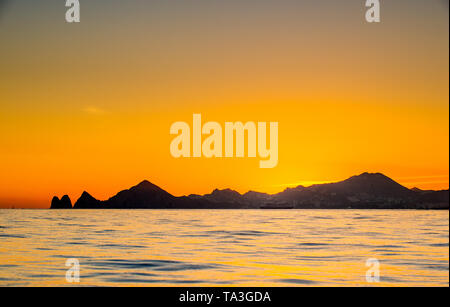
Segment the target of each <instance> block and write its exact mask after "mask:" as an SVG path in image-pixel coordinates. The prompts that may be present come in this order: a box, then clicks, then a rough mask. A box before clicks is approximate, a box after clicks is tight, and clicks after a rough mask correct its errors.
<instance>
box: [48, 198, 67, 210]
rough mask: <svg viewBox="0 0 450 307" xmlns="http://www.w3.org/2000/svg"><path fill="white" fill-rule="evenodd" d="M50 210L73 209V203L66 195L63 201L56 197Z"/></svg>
mask: <svg viewBox="0 0 450 307" xmlns="http://www.w3.org/2000/svg"><path fill="white" fill-rule="evenodd" d="M50 209H72V201H71V200H70V197H69V196H68V195H64V196H63V197H62V198H61V199H59V198H58V197H57V196H54V197H53V199H52V204H51V207H50Z"/></svg>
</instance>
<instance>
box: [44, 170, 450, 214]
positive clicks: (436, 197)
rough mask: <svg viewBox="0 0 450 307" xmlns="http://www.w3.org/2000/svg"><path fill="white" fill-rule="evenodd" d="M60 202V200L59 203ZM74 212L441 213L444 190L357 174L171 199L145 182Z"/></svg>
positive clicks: (445, 204) (83, 203)
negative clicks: (268, 189)
mask: <svg viewBox="0 0 450 307" xmlns="http://www.w3.org/2000/svg"><path fill="white" fill-rule="evenodd" d="M63 199H64V201H63ZM69 204H70V208H71V207H72V206H71V202H70V199H69V198H68V196H64V197H63V198H62V199H61V200H59V199H58V198H57V197H56V196H55V197H54V198H53V200H52V204H51V209H58V208H60V207H64V208H69ZM73 208H74V209H183V208H184V209H269V208H271V209H273V208H275V209H276V208H295V209H349V208H351V209H447V210H448V208H449V191H448V190H445V191H423V190H420V189H417V188H414V189H408V188H406V187H404V186H402V185H400V184H399V183H397V182H395V181H394V180H392V179H391V178H389V177H387V176H385V175H383V174H381V173H363V174H361V175H358V176H353V177H350V178H348V179H346V180H343V181H340V182H335V183H327V184H317V185H312V186H310V187H303V186H298V187H296V188H288V189H286V190H284V191H283V192H281V193H277V194H266V193H260V192H254V191H250V192H247V193H245V194H240V193H239V192H237V191H234V190H231V189H225V190H218V189H216V190H214V191H213V192H212V193H210V194H206V195H194V194H192V195H189V196H183V197H176V196H173V195H171V194H170V193H168V192H166V191H165V190H163V189H161V188H160V187H158V186H156V185H154V184H153V183H151V182H149V181H147V180H145V181H143V182H141V183H139V184H138V185H136V186H134V187H131V188H130V189H128V190H123V191H121V192H119V193H117V194H116V195H115V196H113V197H111V198H109V199H108V200H105V201H100V200H97V199H95V198H94V197H93V196H91V195H90V194H89V193H87V192H83V194H82V195H81V197H80V198H79V199H78V200H77V201H76V202H75V205H74V207H73Z"/></svg>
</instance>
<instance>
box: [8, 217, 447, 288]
mask: <svg viewBox="0 0 450 307" xmlns="http://www.w3.org/2000/svg"><path fill="white" fill-rule="evenodd" d="M76 277H78V278H76ZM0 286H196V287H202V286H213V287H214V286H233V287H235V286H257V287H259V286H276V287H279V286H286V287H298V286H308V287H314V286H337V287H343V286H358V287H360V286H361V287H374V286H375V287H376V286H392V287H397V286H445V287H448V286H449V212H448V211H418V210H9V209H4V210H3V209H2V210H0Z"/></svg>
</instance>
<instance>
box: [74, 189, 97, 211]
mask: <svg viewBox="0 0 450 307" xmlns="http://www.w3.org/2000/svg"><path fill="white" fill-rule="evenodd" d="M73 208H74V209H98V208H101V202H100V201H99V200H97V199H95V198H94V197H93V196H92V195H91V194H89V193H88V192H86V191H84V192H83V193H82V194H81V196H80V198H78V200H77V201H76V202H75V205H73Z"/></svg>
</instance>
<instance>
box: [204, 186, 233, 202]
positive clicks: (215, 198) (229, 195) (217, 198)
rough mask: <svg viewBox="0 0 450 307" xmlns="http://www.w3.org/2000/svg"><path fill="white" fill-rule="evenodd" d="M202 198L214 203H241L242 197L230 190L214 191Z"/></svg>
mask: <svg viewBox="0 0 450 307" xmlns="http://www.w3.org/2000/svg"><path fill="white" fill-rule="evenodd" d="M202 198H203V199H206V200H208V201H212V202H216V203H242V195H241V194H240V193H239V192H237V191H234V190H231V189H224V190H219V189H215V190H214V191H212V193H211V194H206V195H203V196H202Z"/></svg>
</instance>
